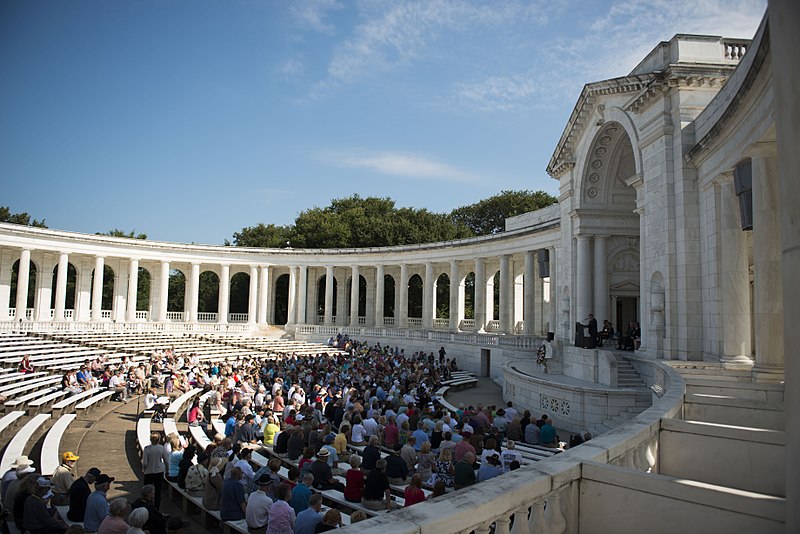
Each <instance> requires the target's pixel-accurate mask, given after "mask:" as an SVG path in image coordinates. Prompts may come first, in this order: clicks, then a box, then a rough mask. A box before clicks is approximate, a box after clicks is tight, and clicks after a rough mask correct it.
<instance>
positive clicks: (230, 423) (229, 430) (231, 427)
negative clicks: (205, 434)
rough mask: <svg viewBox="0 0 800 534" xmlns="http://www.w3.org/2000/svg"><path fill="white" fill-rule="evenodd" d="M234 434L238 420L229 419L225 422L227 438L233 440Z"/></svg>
mask: <svg viewBox="0 0 800 534" xmlns="http://www.w3.org/2000/svg"><path fill="white" fill-rule="evenodd" d="M234 432H236V418H234V417H229V418H228V420H227V421H225V437H226V438H232V437H233V434H234Z"/></svg>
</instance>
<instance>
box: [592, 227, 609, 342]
mask: <svg viewBox="0 0 800 534" xmlns="http://www.w3.org/2000/svg"><path fill="white" fill-rule="evenodd" d="M607 237H608V236H605V235H596V236H594V311H592V313H593V314H594V318H595V319H597V323H598V329H602V327H603V326H602V325H603V321H605V320H608V319H610V318H611V317H609V312H608V266H607V265H608V264H607V262H606V238H607Z"/></svg>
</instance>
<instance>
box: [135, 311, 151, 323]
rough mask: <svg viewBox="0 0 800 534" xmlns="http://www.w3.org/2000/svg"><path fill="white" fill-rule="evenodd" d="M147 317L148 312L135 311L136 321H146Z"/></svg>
mask: <svg viewBox="0 0 800 534" xmlns="http://www.w3.org/2000/svg"><path fill="white" fill-rule="evenodd" d="M149 316H150V312H148V311H137V312H136V315H135V317H136V320H137V321H138V320H142V321H146V320H147V318H148V317H149Z"/></svg>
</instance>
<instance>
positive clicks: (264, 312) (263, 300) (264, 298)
mask: <svg viewBox="0 0 800 534" xmlns="http://www.w3.org/2000/svg"><path fill="white" fill-rule="evenodd" d="M259 281H260V282H261V284H260V286H261V290H260V291H259V292H258V323H259V324H270V320H269V311H268V310H269V300H270V298H271V296H272V292H271V291H270V267H269V265H262V266H261V277H260V278H259Z"/></svg>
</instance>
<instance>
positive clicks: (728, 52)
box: [720, 39, 750, 61]
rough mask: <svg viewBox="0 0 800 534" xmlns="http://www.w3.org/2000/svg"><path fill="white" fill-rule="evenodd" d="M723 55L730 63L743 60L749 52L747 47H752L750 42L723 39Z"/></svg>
mask: <svg viewBox="0 0 800 534" xmlns="http://www.w3.org/2000/svg"><path fill="white" fill-rule="evenodd" d="M720 43H721V44H722V55H723V57H724V58H725V59H727V60H730V61H739V60H741V59H742V58H743V57H744V55H745V53H746V52H747V47H748V46H749V45H750V42H749V41H742V40H736V39H722V41H721V42H720Z"/></svg>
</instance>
